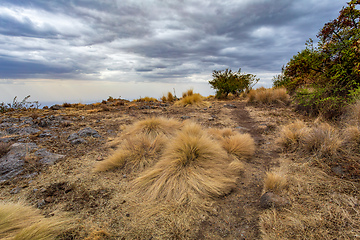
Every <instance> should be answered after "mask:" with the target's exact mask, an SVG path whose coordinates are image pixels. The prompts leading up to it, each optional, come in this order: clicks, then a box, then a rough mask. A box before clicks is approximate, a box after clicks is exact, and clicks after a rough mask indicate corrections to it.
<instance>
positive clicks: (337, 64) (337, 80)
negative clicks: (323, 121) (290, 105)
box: [273, 0, 360, 118]
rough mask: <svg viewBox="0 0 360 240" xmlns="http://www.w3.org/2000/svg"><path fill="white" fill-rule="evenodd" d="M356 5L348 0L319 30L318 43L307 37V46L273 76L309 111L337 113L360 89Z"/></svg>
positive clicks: (359, 29)
mask: <svg viewBox="0 0 360 240" xmlns="http://www.w3.org/2000/svg"><path fill="white" fill-rule="evenodd" d="M358 5H360V1H358V0H353V1H350V2H349V3H348V5H347V6H346V7H344V8H343V9H342V10H341V11H340V15H339V17H338V18H337V19H335V20H333V21H331V22H329V23H326V24H325V25H324V27H323V28H322V29H321V30H320V32H319V34H318V38H319V43H318V46H317V47H314V44H313V41H312V40H311V39H310V40H309V41H307V43H306V48H305V49H304V50H302V51H301V52H299V53H298V54H297V55H295V56H293V58H292V59H291V60H290V62H289V63H287V65H286V66H285V68H284V71H283V73H282V74H283V76H281V77H277V78H275V79H274V80H273V83H274V86H284V87H286V88H287V90H288V92H289V93H292V94H295V98H296V100H297V102H298V104H299V105H300V106H301V107H303V108H304V109H307V110H309V111H310V112H312V113H322V114H323V115H325V116H326V117H329V118H333V117H337V116H338V115H339V114H341V109H343V107H344V106H345V105H346V104H348V103H351V102H352V101H353V100H354V97H358V95H359V93H360V91H359V87H360V10H358V9H356V7H357V6H358ZM304 88H311V89H312V90H311V91H310V92H306V90H304Z"/></svg>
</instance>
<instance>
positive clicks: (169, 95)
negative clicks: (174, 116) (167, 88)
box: [161, 92, 175, 102]
mask: <svg viewBox="0 0 360 240" xmlns="http://www.w3.org/2000/svg"><path fill="white" fill-rule="evenodd" d="M161 101H162V102H173V101H175V97H174V95H173V94H172V93H171V92H168V93H167V96H165V95H164V96H162V97H161Z"/></svg>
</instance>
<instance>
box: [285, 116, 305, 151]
mask: <svg viewBox="0 0 360 240" xmlns="http://www.w3.org/2000/svg"><path fill="white" fill-rule="evenodd" d="M307 132H308V128H307V126H306V124H305V123H304V122H302V121H300V120H297V121H295V122H294V123H291V124H289V125H287V126H284V127H283V128H282V130H281V132H280V137H279V139H278V143H279V144H280V145H281V146H282V147H284V148H285V149H286V150H288V151H294V150H297V149H299V147H300V144H301V141H302V139H303V138H304V136H305V135H306V134H307Z"/></svg>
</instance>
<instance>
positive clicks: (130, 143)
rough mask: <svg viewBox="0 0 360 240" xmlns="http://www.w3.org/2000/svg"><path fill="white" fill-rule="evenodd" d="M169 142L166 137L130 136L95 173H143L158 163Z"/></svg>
mask: <svg viewBox="0 0 360 240" xmlns="http://www.w3.org/2000/svg"><path fill="white" fill-rule="evenodd" d="M167 140H168V139H167V138H166V137H165V136H164V135H158V136H156V137H150V136H148V135H144V134H138V135H132V136H131V137H129V136H128V137H127V138H126V140H125V141H124V142H123V143H122V144H121V145H120V148H119V149H117V150H116V151H115V152H114V153H113V154H112V155H111V156H110V157H108V158H107V159H105V160H104V161H101V162H98V163H97V164H96V165H95V168H94V171H96V172H102V171H107V170H110V169H113V168H124V169H125V170H126V172H128V173H132V172H138V171H143V170H144V169H146V168H148V167H150V166H152V165H153V164H154V163H155V162H156V161H157V159H158V158H159V156H160V155H161V153H162V150H163V148H164V146H165V144H166V141H167Z"/></svg>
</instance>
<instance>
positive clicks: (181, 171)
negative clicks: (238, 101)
mask: <svg viewBox="0 0 360 240" xmlns="http://www.w3.org/2000/svg"><path fill="white" fill-rule="evenodd" d="M229 162H230V160H229V157H228V155H227V153H226V152H225V151H224V150H223V149H222V148H221V146H219V145H218V144H217V143H216V142H215V141H214V140H212V139H211V138H210V137H209V136H208V134H207V133H206V132H205V131H204V130H202V129H201V127H200V126H199V125H197V124H194V123H192V124H187V125H186V126H184V127H183V129H182V131H181V132H179V133H178V135H177V136H176V137H175V138H174V139H173V140H172V141H171V142H169V143H168V145H167V146H166V148H165V150H164V154H163V156H162V158H161V159H160V160H159V162H157V163H156V164H155V165H154V167H152V168H150V169H149V170H147V171H145V172H144V173H143V174H141V175H140V176H139V177H138V178H137V179H135V181H134V191H135V192H136V193H137V195H138V196H143V197H144V198H145V199H148V200H152V201H164V200H165V201H175V202H177V203H179V204H186V203H190V202H192V201H194V200H195V199H199V198H205V199H207V198H214V197H219V196H222V195H224V194H227V193H229V192H230V191H231V189H232V188H233V187H234V186H235V183H236V176H235V174H234V172H233V171H232V170H231V169H230V168H229Z"/></svg>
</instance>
